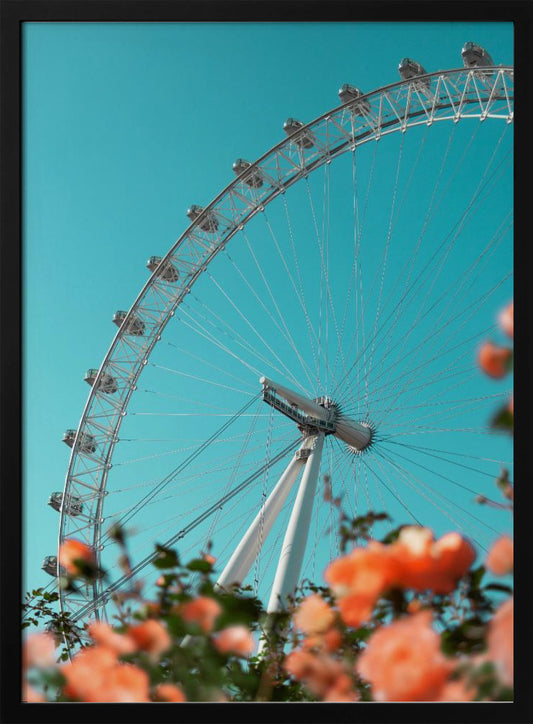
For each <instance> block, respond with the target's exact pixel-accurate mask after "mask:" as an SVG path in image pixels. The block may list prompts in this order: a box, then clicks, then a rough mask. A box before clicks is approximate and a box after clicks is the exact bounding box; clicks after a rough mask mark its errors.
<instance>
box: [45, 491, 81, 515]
mask: <svg viewBox="0 0 533 724" xmlns="http://www.w3.org/2000/svg"><path fill="white" fill-rule="evenodd" d="M48 505H49V506H50V507H52V508H53V509H54V510H57V512H58V513H60V512H61V509H63V510H64V512H65V513H66V514H67V515H72V516H76V515H81V513H82V512H83V503H82V502H81V498H78V497H77V496H75V495H69V496H67V498H65V500H63V493H52V494H51V495H50V497H49V498H48Z"/></svg>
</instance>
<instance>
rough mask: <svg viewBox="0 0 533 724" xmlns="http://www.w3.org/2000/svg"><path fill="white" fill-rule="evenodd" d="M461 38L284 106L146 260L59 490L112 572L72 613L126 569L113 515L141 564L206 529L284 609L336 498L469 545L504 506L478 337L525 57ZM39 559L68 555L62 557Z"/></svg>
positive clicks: (500, 391)
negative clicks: (335, 98)
mask: <svg viewBox="0 0 533 724" xmlns="http://www.w3.org/2000/svg"><path fill="white" fill-rule="evenodd" d="M462 58H463V67H461V68H457V69H451V70H445V71H438V72H434V73H428V72H426V70H425V69H424V68H422V66H420V65H419V64H418V63H416V62H415V61H413V60H410V59H407V58H405V59H403V60H402V61H401V63H400V65H399V73H400V78H401V79H400V81H399V82H395V83H392V84H391V85H388V86H385V87H381V88H379V89H377V90H374V91H372V92H365V93H363V92H362V91H361V90H359V89H357V88H356V87H354V86H352V85H348V84H345V85H343V86H342V87H341V89H340V90H339V98H340V101H341V105H337V106H335V107H334V108H333V109H332V110H329V111H328V112H327V113H324V114H323V115H322V116H320V117H319V118H317V119H315V120H314V121H312V122H310V123H306V124H304V123H303V122H302V121H300V120H297V119H295V118H289V119H288V120H287V121H286V122H285V124H284V125H283V130H284V138H283V140H281V141H280V142H279V143H278V144H277V145H276V146H274V147H273V148H272V149H270V150H269V151H268V152H266V153H265V154H264V155H263V156H261V157H260V158H259V159H257V160H256V161H253V162H250V161H247V160H245V159H242V158H238V159H237V160H236V161H235V163H234V165H233V172H234V175H233V179H232V180H231V182H230V183H229V184H228V185H227V186H226V187H225V188H224V189H223V190H222V191H221V192H220V193H219V194H218V195H217V196H216V198H214V199H213V200H212V201H211V202H210V203H209V204H206V205H205V206H200V205H191V206H190V208H189V209H188V210H187V216H188V218H189V221H190V223H189V224H188V226H187V228H186V229H185V231H184V232H183V233H182V234H181V235H180V237H179V238H178V240H177V241H176V242H175V243H174V244H173V245H172V246H171V248H170V249H169V250H168V251H167V252H166V253H161V252H160V255H159V256H152V257H150V259H149V260H148V262H147V267H148V270H149V272H150V274H149V276H148V278H147V280H146V281H145V282H144V285H143V286H142V288H141V290H140V292H139V294H138V296H137V298H136V299H135V301H134V303H133V304H132V305H131V306H130V308H129V309H128V310H127V311H126V310H118V311H116V312H115V314H114V315H113V317H112V321H113V322H114V323H115V325H116V326H117V328H118V329H117V331H116V334H115V336H114V338H113V340H112V342H111V345H110V347H109V349H108V351H107V353H106V355H105V357H104V359H103V361H102V362H101V364H100V366H99V367H96V366H94V367H92V368H89V369H88V371H87V373H86V375H85V381H86V382H87V383H88V384H89V385H90V391H89V395H88V398H87V402H86V405H85V408H84V410H83V413H82V415H81V419H80V422H79V424H78V426H77V427H76V428H75V429H74V428H73V429H68V430H67V431H66V432H65V435H64V437H63V440H64V442H65V443H66V444H67V445H68V446H69V447H70V448H71V454H70V461H69V465H68V472H67V475H66V481H65V486H64V489H63V491H61V492H55V493H53V494H52V495H51V497H50V500H49V503H50V505H52V507H54V508H55V509H56V510H57V511H58V513H59V544H61V542H62V541H63V540H65V539H67V538H77V539H79V540H82V541H84V542H86V543H88V544H90V545H91V546H93V547H94V549H95V551H96V552H97V556H98V561H99V565H100V566H101V567H102V568H103V569H105V570H106V571H107V574H108V575H107V577H106V578H105V579H98V580H96V581H94V582H91V584H90V585H86V586H81V587H80V588H79V589H78V590H76V591H74V592H73V591H66V590H62V589H60V606H61V610H62V611H63V612H68V613H69V614H70V616H71V619H72V621H74V622H77V623H78V624H79V625H81V624H83V623H85V622H87V621H89V620H94V619H103V620H106V618H107V616H108V612H109V607H110V606H112V603H111V598H112V595H113V594H114V593H115V592H117V591H119V590H120V589H121V587H123V586H124V585H126V584H128V582H129V581H130V577H129V576H125V575H123V573H122V571H121V570H120V568H119V567H118V566H117V558H118V549H117V544H116V542H115V541H114V540H113V538H112V536H111V535H110V533H109V529H110V527H111V525H112V524H113V523H118V524H120V525H122V526H124V527H125V529H126V530H127V531H129V540H130V545H131V553H132V560H133V575H134V576H138V577H141V578H142V577H143V576H149V573H150V568H149V564H150V563H151V562H152V561H153V560H154V558H155V553H154V543H160V544H164V545H166V546H170V547H172V546H175V547H177V548H178V550H179V552H180V553H181V554H182V556H183V557H186V556H187V555H196V554H198V552H199V551H201V550H206V549H207V546H208V545H209V542H210V541H212V544H213V549H212V553H213V555H214V556H215V558H216V567H217V573H218V584H219V585H220V586H221V587H224V586H228V585H230V584H232V583H246V584H249V585H250V586H251V587H252V588H253V590H254V592H255V593H256V594H257V595H259V596H260V597H261V598H262V599H263V600H265V601H267V602H268V610H269V611H274V610H278V609H279V608H280V607H282V606H283V605H284V604H285V602H286V598H287V596H288V595H290V594H291V593H293V592H294V589H295V587H296V586H297V585H298V583H299V582H301V581H302V580H303V579H305V578H307V579H311V580H317V579H318V578H320V576H321V574H322V571H323V569H324V567H325V565H326V564H327V562H328V561H329V560H331V559H332V558H334V557H335V556H336V555H338V553H339V545H340V540H339V533H338V508H337V507H336V506H335V505H334V504H333V503H332V500H334V499H338V498H340V499H341V501H342V506H343V509H344V510H345V511H346V513H347V514H348V515H350V516H354V517H355V516H356V515H363V514H365V513H366V512H369V511H374V512H377V511H385V512H387V513H388V514H389V515H390V518H391V519H392V521H393V523H391V524H393V525H395V526H396V525H399V524H402V523H416V524H430V525H431V526H432V527H434V529H435V530H436V531H439V530H443V531H444V530H449V529H456V530H461V531H463V532H464V533H465V534H466V535H468V536H470V538H471V539H472V540H473V541H474V543H475V544H476V545H477V547H478V550H483V549H484V548H487V546H488V545H489V543H490V541H491V540H493V539H494V537H495V535H496V534H497V533H498V532H500V531H501V530H502V528H503V527H504V526H505V525H506V524H507V520H506V519H504V518H503V517H502V515H500V513H499V512H498V511H496V510H493V509H489V508H481V506H479V505H476V503H475V499H476V497H477V496H480V495H481V496H484V497H489V498H490V496H491V494H492V489H493V485H494V479H495V477H496V476H497V474H498V472H499V470H500V467H501V466H505V467H507V468H511V465H512V463H511V461H510V460H509V458H510V457H511V455H510V451H509V442H508V440H505V439H502V436H501V435H497V434H494V431H493V430H491V429H490V427H489V424H488V418H489V417H490V413H491V410H492V409H493V408H494V407H495V406H496V405H498V404H499V403H500V402H502V401H505V399H506V397H507V396H508V394H509V390H508V389H507V388H504V387H502V386H501V385H498V384H496V385H493V384H491V383H490V382H489V381H487V380H486V379H484V378H483V377H482V376H481V375H480V373H479V372H478V370H477V365H476V361H475V350H476V347H477V345H478V344H480V343H481V342H482V341H483V340H484V339H485V338H487V337H490V336H491V335H494V334H495V333H496V332H495V328H496V324H495V311H496V310H497V308H498V305H499V304H500V303H501V301H502V300H508V299H510V298H511V297H512V120H513V68H512V67H510V66H495V65H494V64H493V62H492V59H491V58H490V56H489V55H488V53H487V52H486V51H485V50H483V49H482V48H480V47H479V46H477V45H475V44H473V43H466V44H465V46H464V47H463V49H462ZM236 149H238V147H236ZM237 153H238V150H237ZM237 153H236V155H237ZM205 172H206V173H207V172H208V169H205ZM154 251H157V250H154ZM428 521H429V523H428ZM387 524H388V523H386V522H383V523H382V524H381V525H383V526H385V525H387ZM378 527H379V526H378ZM43 568H45V570H47V571H48V572H49V573H50V574H51V575H54V576H56V577H57V576H59V575H60V573H61V571H60V567H59V563H58V560H57V556H48V557H47V558H46V559H45V562H44V564H43Z"/></svg>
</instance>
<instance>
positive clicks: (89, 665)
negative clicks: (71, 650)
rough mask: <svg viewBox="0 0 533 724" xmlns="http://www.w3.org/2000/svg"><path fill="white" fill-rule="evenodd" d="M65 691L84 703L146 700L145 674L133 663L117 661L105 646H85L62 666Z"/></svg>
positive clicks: (146, 685)
mask: <svg viewBox="0 0 533 724" xmlns="http://www.w3.org/2000/svg"><path fill="white" fill-rule="evenodd" d="M61 673H62V674H63V676H64V677H65V679H66V684H65V686H64V689H63V691H64V693H65V694H66V695H67V696H68V697H70V698H71V699H76V700H77V701H86V702H148V701H149V698H148V686H149V678H148V674H147V673H146V672H145V671H143V670H142V669H139V668H138V667H137V666H133V665H132V664H122V663H119V661H118V659H117V655H116V653H115V652H114V651H112V650H111V649H110V648H107V647H106V646H87V647H86V648H84V649H82V650H81V651H79V652H78V653H77V654H76V655H75V656H74V658H73V659H72V661H70V662H69V663H67V664H65V665H64V666H62V667H61Z"/></svg>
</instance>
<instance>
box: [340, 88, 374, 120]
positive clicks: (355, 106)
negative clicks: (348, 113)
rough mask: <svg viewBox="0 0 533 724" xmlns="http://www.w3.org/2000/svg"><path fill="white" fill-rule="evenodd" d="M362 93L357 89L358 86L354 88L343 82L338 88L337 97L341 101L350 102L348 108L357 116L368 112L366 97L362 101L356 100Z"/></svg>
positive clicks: (368, 106) (368, 104) (368, 105)
mask: <svg viewBox="0 0 533 724" xmlns="http://www.w3.org/2000/svg"><path fill="white" fill-rule="evenodd" d="M362 95H363V93H362V92H361V91H360V90H359V88H356V87H355V86H353V85H350V84H349V83H344V85H342V86H341V87H340V88H339V98H340V99H341V103H348V102H350V108H351V110H352V111H353V113H355V115H357V116H362V115H364V114H365V113H370V103H369V102H368V100H367V99H366V98H365V99H364V100H362V101H360V100H358V99H359V98H361V96H362Z"/></svg>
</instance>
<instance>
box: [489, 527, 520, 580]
mask: <svg viewBox="0 0 533 724" xmlns="http://www.w3.org/2000/svg"><path fill="white" fill-rule="evenodd" d="M513 550H514V548H513V541H512V538H511V537H510V536H508V535H504V536H502V537H501V538H498V540H497V541H496V542H495V543H494V544H493V546H492V548H491V549H490V551H489V553H488V555H487V560H486V564H487V568H488V569H489V571H491V572H492V573H494V575H495V576H505V575H506V574H507V573H511V571H512V570H513Z"/></svg>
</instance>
